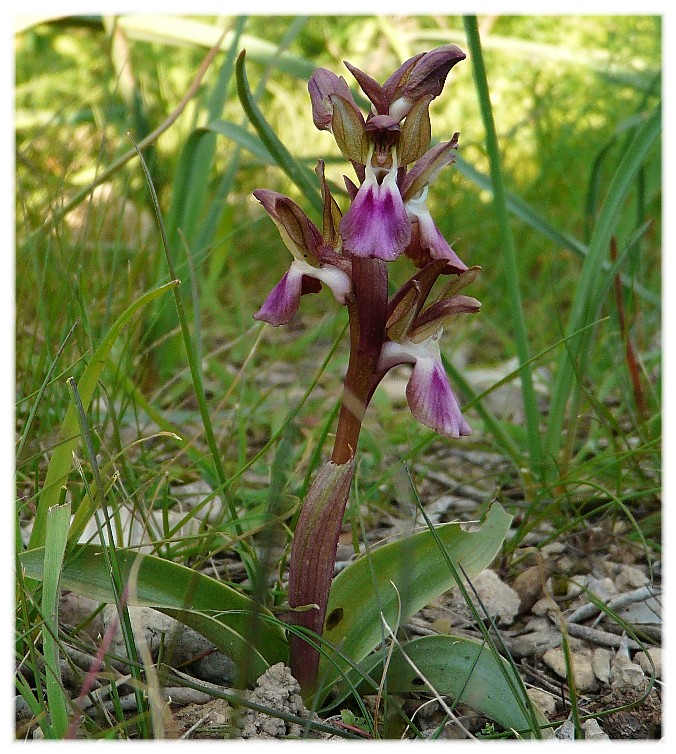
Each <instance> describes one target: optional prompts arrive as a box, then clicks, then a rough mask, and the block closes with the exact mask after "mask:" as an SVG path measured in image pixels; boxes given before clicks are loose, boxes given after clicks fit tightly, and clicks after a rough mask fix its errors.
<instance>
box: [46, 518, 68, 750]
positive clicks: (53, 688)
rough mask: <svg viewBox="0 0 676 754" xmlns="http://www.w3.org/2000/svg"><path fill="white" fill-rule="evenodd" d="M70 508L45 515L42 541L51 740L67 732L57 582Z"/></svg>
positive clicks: (64, 546) (66, 536)
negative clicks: (44, 538) (43, 550)
mask: <svg viewBox="0 0 676 754" xmlns="http://www.w3.org/2000/svg"><path fill="white" fill-rule="evenodd" d="M69 523H70V504H66V505H55V506H52V507H51V508H50V509H49V510H48V511H47V533H46V541H45V578H44V581H43V584H42V615H43V619H44V630H43V633H42V648H43V652H44V656H45V683H46V686H47V702H48V705H49V714H50V718H51V727H52V732H53V735H54V737H55V738H63V735H64V733H65V732H66V730H67V728H68V710H67V707H66V692H65V691H64V689H63V684H62V682H61V671H60V669H59V643H58V635H59V579H60V575H61V567H62V565H63V555H64V552H65V550H66V541H67V539H68V525H69Z"/></svg>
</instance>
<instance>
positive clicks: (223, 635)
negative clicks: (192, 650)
mask: <svg viewBox="0 0 676 754" xmlns="http://www.w3.org/2000/svg"><path fill="white" fill-rule="evenodd" d="M117 557H118V561H119V565H120V572H121V576H122V579H123V581H124V582H125V583H126V581H127V579H128V578H129V577H130V574H131V572H132V568H133V567H134V564H135V563H136V561H137V559H139V558H140V559H141V563H140V565H139V566H138V576H137V582H136V590H135V592H136V593H135V599H134V602H133V604H136V605H142V606H146V607H153V608H155V609H158V610H160V611H162V612H166V613H167V614H168V615H172V616H173V617H177V618H178V619H179V620H180V621H181V622H183V623H185V624H186V625H190V626H192V627H193V628H195V629H196V630H197V631H200V632H202V631H203V630H205V631H208V635H207V634H206V633H205V635H207V638H209V639H210V640H211V641H214V642H215V643H216V644H217V645H218V646H219V647H222V648H224V649H225V650H227V653H228V654H230V653H233V654H234V655H235V656H232V654H230V656H232V659H233V660H234V661H235V662H238V661H241V658H242V657H246V658H247V659H248V655H247V653H249V655H250V656H251V657H253V658H254V662H252V663H248V664H247V666H246V668H245V670H246V671H247V673H255V672H257V670H259V669H260V667H261V661H263V662H265V663H266V664H274V663H275V662H280V661H284V660H285V659H286V654H287V643H286V639H285V637H284V634H283V631H282V629H281V628H280V627H279V625H277V624H275V623H274V622H272V621H271V620H269V619H270V618H272V614H271V613H270V612H269V611H268V610H266V609H265V608H263V607H260V606H259V605H258V604H257V603H256V602H254V601H253V600H251V599H249V598H248V597H247V596H245V595H243V594H240V593H239V592H237V591H236V590H234V589H232V588H231V587H229V586H227V585H226V584H223V583H221V582H219V581H216V579H212V578H210V577H209V576H205V575H204V574H201V573H198V572H196V571H193V570H191V569H190V568H187V567H186V566H183V565H180V564H178V563H172V562H171V561H168V560H164V559H162V558H158V557H155V556H153V555H143V554H140V553H135V552H132V551H130V550H124V549H118V550H117ZM19 562H20V563H21V565H22V567H23V568H24V569H25V572H26V574H27V575H28V576H30V577H31V578H36V579H41V578H43V577H44V548H37V549H33V550H27V551H25V552H23V553H21V554H20V556H19ZM61 583H62V585H63V587H64V588H67V589H70V590H71V591H73V592H76V593H77V594H81V595H84V596H86V597H89V598H90V599H95V600H99V601H102V602H110V601H112V599H113V594H112V590H111V586H110V577H109V574H108V572H107V570H106V566H105V560H104V558H103V555H102V549H101V548H100V547H98V546H95V545H81V546H78V548H77V553H76V555H75V556H74V557H73V558H71V559H70V560H69V561H68V563H67V564H66V565H65V566H64V568H63V572H62V577H61ZM249 647H253V650H254V652H251V650H250V649H249ZM238 653H239V659H238ZM257 656H258V657H260V659H257ZM256 677H257V676H255V675H254V676H253V679H251V680H255V678H256Z"/></svg>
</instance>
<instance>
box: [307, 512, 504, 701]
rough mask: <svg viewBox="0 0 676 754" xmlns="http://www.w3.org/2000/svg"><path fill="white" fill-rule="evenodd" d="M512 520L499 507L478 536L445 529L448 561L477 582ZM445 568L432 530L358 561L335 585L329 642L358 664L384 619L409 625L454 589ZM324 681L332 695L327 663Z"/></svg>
mask: <svg viewBox="0 0 676 754" xmlns="http://www.w3.org/2000/svg"><path fill="white" fill-rule="evenodd" d="M511 520H512V517H511V516H510V515H509V514H508V513H507V512H506V511H505V510H504V508H502V506H500V505H499V504H498V503H494V504H493V505H492V506H491V508H490V509H489V511H488V514H487V515H486V518H485V519H484V521H483V523H482V525H481V527H480V528H479V529H478V530H477V531H473V532H466V531H464V530H463V529H462V528H461V527H460V525H459V524H443V525H442V526H439V527H437V528H436V529H435V532H436V534H437V536H438V541H439V542H441V543H442V546H443V549H445V550H446V554H447V556H448V557H450V558H451V559H452V560H453V561H455V562H457V563H461V564H462V567H463V568H464V569H465V571H466V572H467V574H468V575H469V576H475V575H476V574H477V573H479V572H480V571H482V570H483V569H484V568H486V567H487V566H488V565H490V563H491V562H492V560H493V559H494V558H495V556H496V555H497V553H498V552H499V551H500V548H501V547H502V543H503V540H504V538H505V536H506V534H507V531H508V529H509V524H510V522H511ZM445 562H446V561H445V557H444V553H443V552H442V551H441V548H440V546H439V545H438V544H437V540H436V539H435V537H434V536H433V532H431V531H429V530H427V531H422V532H419V533H417V534H413V535H411V536H410V537H406V538H404V539H402V540H399V541H397V542H392V543H390V544H387V545H383V546H382V547H379V548H378V549H376V550H374V551H373V552H371V553H370V554H369V555H368V556H364V557H362V558H359V559H358V560H356V561H355V562H354V563H352V564H351V565H349V566H348V567H347V568H345V569H344V570H342V571H341V572H340V573H339V574H338V575H337V576H336V578H335V579H334V581H333V584H332V585H331V593H330V595H329V604H328V607H327V611H326V615H327V618H326V627H325V631H324V634H323V637H324V639H325V640H326V641H328V642H330V643H331V644H332V645H334V646H340V648H341V650H342V651H343V652H345V653H346V654H347V655H349V656H350V658H351V659H352V660H353V661H355V662H359V661H360V660H362V659H363V658H364V657H366V655H367V654H368V653H369V652H371V650H373V649H374V648H375V647H376V646H377V645H378V644H379V643H380V641H381V640H382V631H381V618H380V616H381V613H382V614H383V615H384V616H385V619H386V620H387V621H388V623H390V625H394V624H395V623H396V620H397V616H398V614H399V612H401V620H406V619H407V618H408V617H409V616H411V615H413V613H415V612H417V611H418V610H420V609H421V608H422V607H424V606H425V605H426V604H427V603H428V602H430V601H431V600H433V599H435V598H436V597H438V596H439V595H440V594H443V592H445V591H447V590H448V589H450V588H451V587H453V586H455V584H456V581H455V579H454V577H453V575H452V574H451V572H450V571H449V569H448V568H446V567H445ZM393 584H394V587H393ZM338 664H339V665H340V662H339V663H338ZM319 678H321V679H324V678H327V679H328V680H327V681H326V684H325V687H326V688H327V689H328V688H330V686H331V685H332V684H333V683H334V682H335V681H336V680H337V678H338V671H337V670H336V669H335V667H333V666H332V664H331V663H329V662H327V660H326V659H324V658H323V659H322V661H321V663H320V670H319Z"/></svg>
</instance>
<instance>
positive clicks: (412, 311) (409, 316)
mask: <svg viewBox="0 0 676 754" xmlns="http://www.w3.org/2000/svg"><path fill="white" fill-rule="evenodd" d="M419 301H420V283H418V281H417V280H415V281H413V284H412V285H411V286H409V288H408V290H407V291H406V292H405V293H404V295H403V296H402V297H401V299H400V301H399V302H398V303H397V305H396V306H395V307H394V309H393V311H392V313H391V314H390V316H389V317H388V318H387V324H386V325H385V329H386V331H387V337H388V338H389V339H390V340H394V341H396V342H399V341H401V340H402V339H403V338H404V337H406V335H407V333H408V331H409V330H410V329H411V325H412V324H413V321H414V320H415V316H416V313H417V310H418V306H417V305H418V303H419Z"/></svg>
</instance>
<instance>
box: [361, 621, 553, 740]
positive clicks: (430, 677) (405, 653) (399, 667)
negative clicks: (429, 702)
mask: <svg viewBox="0 0 676 754" xmlns="http://www.w3.org/2000/svg"><path fill="white" fill-rule="evenodd" d="M407 658H408V659H407ZM370 659H371V662H370V663H369V664H370V666H371V668H370V671H369V675H370V676H371V678H372V679H373V680H374V681H375V683H377V684H380V682H381V677H382V655H378V656H377V657H373V658H370ZM430 687H431V688H432V689H433V690H434V691H436V692H437V693H438V694H439V695H440V696H449V697H451V699H453V700H454V701H455V700H458V699H459V700H460V701H462V702H464V703H465V704H468V705H469V706H471V707H473V708H474V709H476V710H477V711H478V712H480V713H482V714H483V715H486V716H487V717H489V718H490V719H491V720H494V721H495V722H497V723H499V724H500V725H502V726H503V727H504V728H506V729H507V730H514V731H518V732H519V735H520V736H524V735H529V734H535V735H537V734H536V733H535V731H537V730H538V728H539V726H541V725H546V724H547V719H546V718H545V716H544V715H543V714H542V712H541V711H540V710H539V709H538V708H537V707H536V706H535V705H533V704H532V702H531V701H530V700H529V699H528V698H527V695H526V693H525V692H524V689H523V684H522V683H521V681H520V679H519V678H518V676H517V674H516V672H515V670H514V668H513V666H512V665H510V664H509V663H508V662H507V661H506V660H504V659H503V658H502V657H500V656H499V655H497V656H496V655H495V654H494V653H493V652H492V651H491V649H490V648H489V647H488V646H486V645H485V644H484V643H482V642H480V641H476V640H474V639H466V638H463V637H460V636H451V635H448V634H444V635H439V636H423V637H421V638H419V639H413V640H412V641H409V642H406V643H404V644H401V645H398V646H396V647H395V649H394V651H393V652H392V655H391V657H390V659H389V662H388V666H387V678H386V688H387V693H388V694H404V693H409V692H412V691H415V692H430V691H431V688H430Z"/></svg>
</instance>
